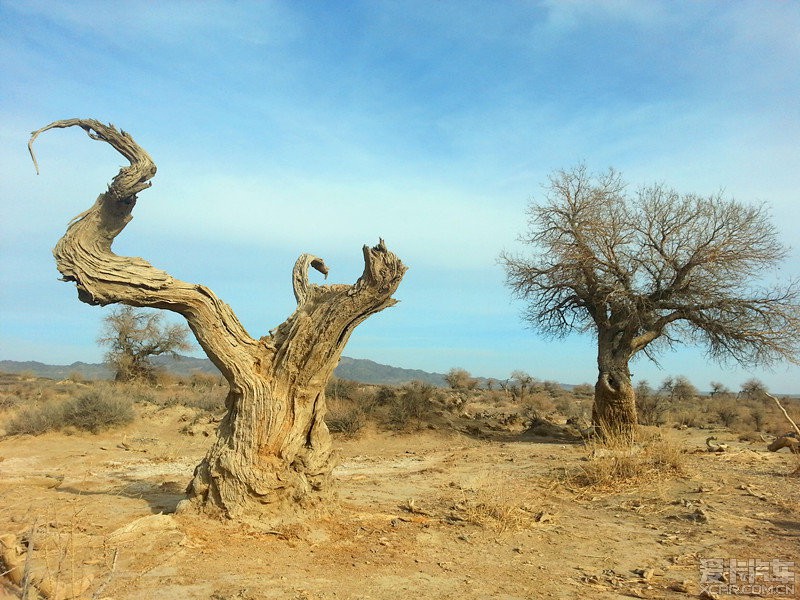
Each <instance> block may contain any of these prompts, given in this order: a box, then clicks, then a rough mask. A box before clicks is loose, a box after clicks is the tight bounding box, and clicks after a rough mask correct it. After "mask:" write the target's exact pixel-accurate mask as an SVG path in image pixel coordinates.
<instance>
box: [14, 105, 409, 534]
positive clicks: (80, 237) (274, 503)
mask: <svg viewBox="0 0 800 600" xmlns="http://www.w3.org/2000/svg"><path fill="white" fill-rule="evenodd" d="M72 126H79V127H81V128H82V129H84V130H85V131H86V132H87V133H88V134H89V136H90V137H91V138H92V139H95V140H100V141H104V142H107V143H109V144H110V145H111V146H113V147H114V148H115V149H116V150H117V151H119V152H120V153H121V154H123V155H124V156H125V157H126V158H127V159H128V160H129V161H130V163H131V165H130V167H123V168H122V169H120V172H119V174H118V175H117V176H116V177H115V178H114V180H113V181H112V183H111V185H110V186H109V188H108V191H106V192H105V193H103V194H101V195H100V196H99V197H98V199H97V201H96V202H95V204H94V206H92V207H91V208H90V209H89V210H87V211H85V212H84V213H82V214H80V215H78V216H77V217H76V218H75V219H73V221H72V222H71V223H70V225H69V226H68V228H67V232H66V234H65V235H64V237H63V238H61V240H59V242H58V243H57V245H56V247H55V249H54V250H53V254H54V256H55V258H56V263H57V266H58V270H59V271H60V272H61V274H62V275H63V279H64V280H65V281H73V282H75V283H76V285H77V289H78V297H79V298H80V300H82V301H83V302H86V303H88V304H92V305H106V304H111V303H116V302H120V303H123V304H128V305H131V306H144V307H154V308H161V309H167V310H172V311H174V312H177V313H180V314H181V315H183V316H184V317H185V318H186V320H187V322H188V324H189V327H190V328H191V330H192V332H193V333H194V335H195V337H196V338H197V341H198V342H199V344H200V346H201V347H202V348H203V350H204V351H205V352H206V354H207V355H208V357H209V358H210V359H211V361H212V362H213V363H214V364H215V365H216V366H217V367H218V368H219V370H220V371H221V372H222V374H223V375H224V377H225V378H226V379H227V381H228V383H229V385H230V392H229V394H228V398H227V402H226V406H227V409H228V412H227V414H226V415H225V417H224V418H223V420H222V422H221V424H220V427H219V429H218V432H217V439H216V442H215V443H214V445H213V446H212V447H211V449H210V450H209V451H208V453H207V455H206V457H205V458H204V459H203V461H202V462H201V463H200V464H199V465H198V466H197V468H196V469H195V474H194V478H193V479H192V481H191V483H190V484H189V487H188V490H187V493H188V501H187V502H185V503H183V504H182V509H187V508H192V507H194V508H198V509H201V510H204V511H209V512H221V513H222V514H224V515H225V516H227V517H231V518H246V519H248V520H254V519H255V520H259V521H261V522H267V523H276V522H280V521H284V520H287V519H291V518H292V517H293V516H294V514H295V513H296V512H297V511H298V510H300V509H305V508H307V507H308V506H310V505H313V504H314V503H315V502H317V501H319V500H320V499H324V498H325V497H326V494H327V492H328V485H327V484H328V482H329V477H330V472H331V469H332V467H333V465H332V461H331V441H330V435H329V433H328V429H327V427H326V425H325V422H324V416H325V410H326V408H325V385H326V384H327V382H328V380H329V378H330V377H331V375H332V373H333V370H334V369H335V367H336V365H337V363H338V361H339V358H340V356H341V353H342V350H343V349H344V346H345V344H346V343H347V340H348V339H349V337H350V334H351V333H352V331H353V329H354V328H355V327H356V326H357V325H358V324H359V323H361V322H362V321H364V320H365V319H366V318H367V317H369V316H370V315H372V314H374V313H376V312H379V311H381V310H383V309H384V308H386V307H389V306H392V305H393V304H395V303H396V301H395V300H393V299H392V298H391V296H392V294H393V293H394V292H395V290H396V289H397V287H398V286H399V284H400V281H401V280H402V278H403V275H404V273H405V271H406V267H405V266H404V265H403V263H402V262H401V261H400V260H399V259H398V258H397V257H396V256H395V255H394V254H393V253H391V252H389V250H388V249H387V248H386V246H385V244H384V243H383V240H381V241H380V243H379V244H378V245H377V246H375V247H373V248H369V247H367V246H364V248H363V254H364V264H365V267H364V273H363V274H362V276H361V277H360V278H359V279H358V281H357V282H356V283H355V284H353V285H315V284H312V283H309V281H308V270H309V268H310V267H311V268H314V269H316V270H318V271H319V272H321V273H323V274H324V275H326V276H327V273H328V269H327V267H326V266H325V263H324V261H323V260H322V259H320V258H318V257H315V256H312V255H310V254H303V255H301V256H300V258H298V260H297V262H296V264H295V266H294V270H293V272H292V285H293V288H294V293H295V297H296V299H297V309H296V310H295V312H294V313H293V314H292V315H291V316H290V317H289V318H288V319H287V320H286V321H285V322H284V323H283V324H281V325H280V326H278V327H277V328H276V329H274V330H272V331H271V332H270V333H269V334H268V335H266V336H264V337H262V338H260V339H254V338H252V337H250V336H249V335H248V333H247V332H246V331H245V329H244V327H242V325H241V323H239V321H238V319H237V318H236V316H235V315H234V314H233V311H232V310H231V309H230V307H228V305H226V304H225V303H223V302H221V301H220V300H219V299H218V298H217V297H216V296H215V295H214V293H213V292H211V290H209V289H208V288H206V287H204V286H202V285H197V284H190V283H186V282H183V281H179V280H177V279H174V278H172V277H171V276H170V275H169V274H168V273H166V272H164V271H161V270H158V269H156V268H154V267H153V266H152V265H150V264H149V263H147V262H146V261H144V260H142V259H141V258H133V257H121V256H117V255H116V254H114V253H113V252H112V251H111V244H112V242H113V240H114V238H115V237H116V236H117V235H118V234H119V233H120V232H121V231H122V229H123V228H124V227H125V225H126V224H127V223H128V222H129V221H130V220H131V218H132V217H131V211H132V210H133V207H134V206H135V204H136V194H137V193H138V192H140V191H141V190H143V189H146V188H147V187H149V186H150V185H151V184H150V182H149V180H150V179H151V178H152V177H153V175H155V172H156V167H155V164H153V162H152V160H151V159H150V157H149V156H148V155H147V153H146V152H145V151H144V150H143V149H142V148H140V147H139V146H138V145H137V144H136V142H134V141H133V139H132V138H131V137H130V136H129V135H128V134H127V133H125V132H124V131H122V132H120V131H117V130H116V129H115V128H114V127H113V126H112V125H108V126H107V125H103V124H101V123H99V122H97V121H94V120H89V119H69V120H64V121H56V122H54V123H51V124H50V125H48V126H46V127H44V128H42V129H40V130H39V131H36V132H34V133H33V135H32V137H31V141H30V143H29V147H30V145H31V144H32V143H33V141H34V140H35V139H36V137H37V136H38V135H39V134H40V133H41V132H43V131H46V130H48V129H52V128H61V127H72ZM31 155H32V156H33V153H32V152H31ZM35 162H36V161H35V158H34V163H35Z"/></svg>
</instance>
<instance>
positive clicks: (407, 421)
mask: <svg viewBox="0 0 800 600" xmlns="http://www.w3.org/2000/svg"><path fill="white" fill-rule="evenodd" d="M437 395H438V394H437V390H436V388H435V387H434V386H432V385H431V384H429V383H424V382H422V381H412V382H411V383H408V384H406V385H404V386H403V387H402V388H400V391H399V393H398V394H397V395H396V396H395V397H394V398H393V399H392V401H391V404H390V405H389V414H388V425H389V426H390V427H391V428H393V429H406V428H408V427H410V426H411V425H419V424H420V423H421V422H422V421H424V420H425V418H427V417H429V416H430V415H431V413H432V412H433V403H434V401H435V399H436V397H437Z"/></svg>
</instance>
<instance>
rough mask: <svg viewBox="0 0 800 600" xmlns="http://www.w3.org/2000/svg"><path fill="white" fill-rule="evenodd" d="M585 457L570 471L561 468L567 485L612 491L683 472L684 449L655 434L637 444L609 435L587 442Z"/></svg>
mask: <svg viewBox="0 0 800 600" xmlns="http://www.w3.org/2000/svg"><path fill="white" fill-rule="evenodd" d="M586 452H587V456H586V458H585V459H584V461H583V462H582V464H581V465H580V466H579V467H578V468H577V469H573V470H568V471H562V472H561V474H560V475H561V476H562V477H563V481H564V483H565V485H566V486H567V487H568V488H572V489H578V490H580V489H583V488H592V489H595V490H600V491H603V490H605V491H614V490H616V489H619V488H621V487H627V486H630V485H639V484H641V483H643V482H646V481H652V480H656V479H662V478H664V477H665V476H676V475H682V474H683V473H684V457H683V454H684V451H683V449H682V448H681V447H680V446H679V445H677V443H675V442H674V441H673V440H671V439H669V438H667V437H663V436H660V435H656V436H653V437H651V438H650V439H645V440H643V441H642V442H640V443H639V444H633V445H632V444H630V440H620V439H615V438H613V437H609V438H607V439H605V440H602V441H601V440H599V439H593V440H590V441H588V442H587V443H586Z"/></svg>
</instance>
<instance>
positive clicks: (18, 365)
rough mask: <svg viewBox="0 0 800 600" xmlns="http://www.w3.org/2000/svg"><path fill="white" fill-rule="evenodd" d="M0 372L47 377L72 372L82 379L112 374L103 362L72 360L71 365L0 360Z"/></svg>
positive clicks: (54, 377)
mask: <svg viewBox="0 0 800 600" xmlns="http://www.w3.org/2000/svg"><path fill="white" fill-rule="evenodd" d="M0 372H2V373H30V374H32V375H35V376H37V377H47V378H49V379H66V378H67V377H69V376H70V375H71V374H73V373H80V375H81V376H82V377H83V378H84V379H111V377H112V376H113V373H112V372H111V369H109V368H108V367H107V366H106V365H104V364H91V363H85V362H74V363H72V364H71V365H46V364H44V363H40V362H36V361H35V360H29V361H25V362H18V361H16V360H0Z"/></svg>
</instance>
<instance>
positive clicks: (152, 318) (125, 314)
mask: <svg viewBox="0 0 800 600" xmlns="http://www.w3.org/2000/svg"><path fill="white" fill-rule="evenodd" d="M162 317H163V314H162V313H159V312H145V311H143V310H137V309H135V308H133V307H132V306H126V305H122V306H119V307H117V308H115V309H114V310H112V311H111V312H110V313H109V314H108V315H107V316H106V317H105V318H104V319H103V330H102V332H101V334H100V337H99V338H97V342H98V343H99V344H100V345H102V346H107V347H108V351H107V352H106V356H105V360H106V363H107V364H108V365H109V366H110V367H111V368H112V369H114V379H116V380H117V381H132V380H134V379H144V380H150V381H152V380H154V379H155V374H156V368H155V366H154V365H153V363H152V361H151V360H150V359H151V357H153V356H160V355H162V354H169V355H172V356H176V355H177V353H178V352H179V351H184V352H185V351H187V350H191V348H192V345H191V344H190V343H189V328H188V327H186V325H179V324H172V325H163V324H162V321H163V318H162Z"/></svg>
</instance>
